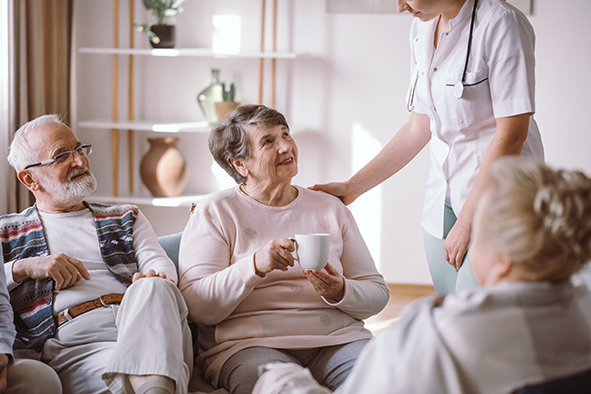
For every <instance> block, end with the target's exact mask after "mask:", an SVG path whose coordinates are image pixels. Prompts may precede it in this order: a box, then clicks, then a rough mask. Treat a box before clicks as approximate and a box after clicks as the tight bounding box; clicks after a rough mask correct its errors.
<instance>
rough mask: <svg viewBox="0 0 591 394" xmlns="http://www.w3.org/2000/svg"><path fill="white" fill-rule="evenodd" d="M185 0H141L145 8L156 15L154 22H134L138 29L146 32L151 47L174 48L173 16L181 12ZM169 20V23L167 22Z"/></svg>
mask: <svg viewBox="0 0 591 394" xmlns="http://www.w3.org/2000/svg"><path fill="white" fill-rule="evenodd" d="M184 1H185V0H142V3H143V4H144V7H145V8H146V10H148V11H151V12H152V14H153V15H154V16H155V17H156V23H152V22H148V23H143V24H136V27H137V29H138V31H141V32H144V33H146V35H147V36H148V38H149V39H150V44H151V45H152V47H153V48H174V44H175V26H174V23H173V21H174V17H175V16H176V15H177V14H180V13H181V12H183V8H182V7H181V4H182V3H183V2H184ZM167 22H169V23H167Z"/></svg>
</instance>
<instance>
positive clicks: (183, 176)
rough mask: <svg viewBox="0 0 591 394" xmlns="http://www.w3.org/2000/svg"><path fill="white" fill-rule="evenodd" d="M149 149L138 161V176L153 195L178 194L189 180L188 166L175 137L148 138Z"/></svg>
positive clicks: (166, 195)
mask: <svg viewBox="0 0 591 394" xmlns="http://www.w3.org/2000/svg"><path fill="white" fill-rule="evenodd" d="M148 142H149V143H150V149H149V150H148V152H146V154H145V155H144V157H143V158H142V160H141V162H140V176H141V178H142V182H144V185H146V187H147V188H148V190H150V193H152V195H153V196H154V197H176V196H179V195H180V194H181V193H182V192H183V191H184V190H185V187H186V186H187V182H188V181H189V168H188V167H187V160H186V159H185V156H184V155H183V153H182V152H181V151H180V150H179V148H178V147H177V145H178V142H179V139H178V138H175V137H165V138H148Z"/></svg>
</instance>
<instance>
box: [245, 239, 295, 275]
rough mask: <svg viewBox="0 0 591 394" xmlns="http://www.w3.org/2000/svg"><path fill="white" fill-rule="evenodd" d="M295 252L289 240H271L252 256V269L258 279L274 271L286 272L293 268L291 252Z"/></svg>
mask: <svg viewBox="0 0 591 394" xmlns="http://www.w3.org/2000/svg"><path fill="white" fill-rule="evenodd" d="M294 250H295V246H294V245H293V241H292V240H291V239H289V238H280V239H272V240H270V241H269V243H267V245H265V247H264V248H263V249H261V250H259V251H258V252H256V253H255V254H254V269H255V271H256V274H257V275H258V276H260V277H263V278H264V277H265V276H266V275H267V274H268V273H269V272H271V271H274V270H281V271H287V270H288V269H289V267H293V256H292V254H291V253H292V252H293V251H294Z"/></svg>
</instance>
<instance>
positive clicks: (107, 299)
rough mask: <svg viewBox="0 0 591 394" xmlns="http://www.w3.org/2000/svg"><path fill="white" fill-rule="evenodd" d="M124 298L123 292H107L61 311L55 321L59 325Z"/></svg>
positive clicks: (118, 302)
mask: <svg viewBox="0 0 591 394" xmlns="http://www.w3.org/2000/svg"><path fill="white" fill-rule="evenodd" d="M122 299H123V294H106V295H104V296H100V297H99V298H97V299H96V300H92V301H87V302H83V303H82V304H78V305H76V306H73V307H71V308H68V309H66V310H65V311H62V312H60V313H59V314H58V315H57V316H56V317H55V323H56V324H57V326H58V327H59V326H61V325H62V324H64V323H66V322H69V321H70V320H72V319H73V318H75V317H77V316H80V315H82V314H83V313H86V312H90V311H92V310H93V309H97V308H106V307H107V306H109V305H115V304H120V303H121V300H122Z"/></svg>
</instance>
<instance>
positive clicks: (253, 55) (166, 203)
mask: <svg viewBox="0 0 591 394" xmlns="http://www.w3.org/2000/svg"><path fill="white" fill-rule="evenodd" d="M129 1H130V4H132V3H133V0H129ZM274 1H276V0H274ZM113 4H114V14H113V30H114V34H113V36H114V37H113V47H80V48H78V53H79V54H82V55H85V56H86V55H88V56H111V57H112V59H113V70H112V72H113V86H112V92H113V99H112V101H113V102H112V116H111V119H79V121H78V127H79V128H86V129H95V130H104V131H107V132H108V131H110V132H111V151H112V154H111V161H112V176H111V178H112V190H113V192H112V195H100V194H99V195H93V196H92V197H93V200H95V201H98V202H105V203H118V202H127V203H133V204H138V205H150V206H160V207H178V206H189V205H190V204H191V203H193V202H195V201H197V200H199V199H200V198H201V197H203V196H202V195H183V196H179V197H166V198H154V197H152V196H146V195H140V194H139V193H138V192H134V182H133V179H134V173H135V172H136V170H137V163H136V161H135V153H134V142H133V141H134V138H135V132H136V131H137V132H158V133H209V131H210V129H211V125H210V124H208V123H207V122H205V121H202V122H177V121H175V120H174V119H171V120H170V121H164V122H163V121H152V120H149V119H135V115H134V113H133V108H134V104H133V101H134V97H133V83H134V81H133V80H134V77H133V75H134V70H133V68H134V65H133V64H134V57H135V56H141V57H169V58H170V57H178V58H191V57H192V58H201V59H226V58H227V59H254V60H257V59H258V61H259V75H258V77H259V92H258V93H259V102H260V101H261V100H262V89H263V68H264V67H263V62H264V61H265V60H268V61H270V62H271V67H270V73H271V79H270V80H271V106H274V101H275V96H274V89H275V68H276V60H278V59H284V60H293V59H296V58H298V57H301V56H305V55H298V54H295V53H291V52H277V51H276V50H275V35H276V30H275V29H276V15H275V14H274V15H273V20H272V24H273V48H272V51H269V52H267V51H265V50H264V46H263V42H264V40H263V38H264V31H265V19H264V17H263V18H262V20H261V51H253V52H241V53H217V52H214V51H213V50H212V49H211V48H170V49H169V48H167V49H159V48H153V49H144V48H133V40H131V42H130V44H129V47H120V46H119V37H118V34H119V33H118V31H119V11H118V7H119V0H113ZM273 7H274V9H273V11H274V12H276V4H274V5H273ZM261 8H262V14H263V15H264V13H265V12H264V11H265V10H264V8H265V2H264V1H263V2H262V3H261ZM132 16H133V12H131V13H130V20H129V21H128V24H129V26H133V20H132ZM120 56H128V57H129V62H128V64H129V78H128V82H127V83H128V91H127V95H128V97H126V99H127V100H128V107H129V113H128V114H127V116H126V117H127V119H122V117H121V116H120V115H119V98H120V97H119V95H120V93H119V85H118V81H119V73H120V70H119V57H120ZM120 132H127V137H128V151H127V156H128V163H129V164H128V165H129V167H128V169H127V172H128V179H129V187H128V189H129V190H128V192H127V193H119V175H120V174H122V172H121V168H120V167H119V135H120Z"/></svg>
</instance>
